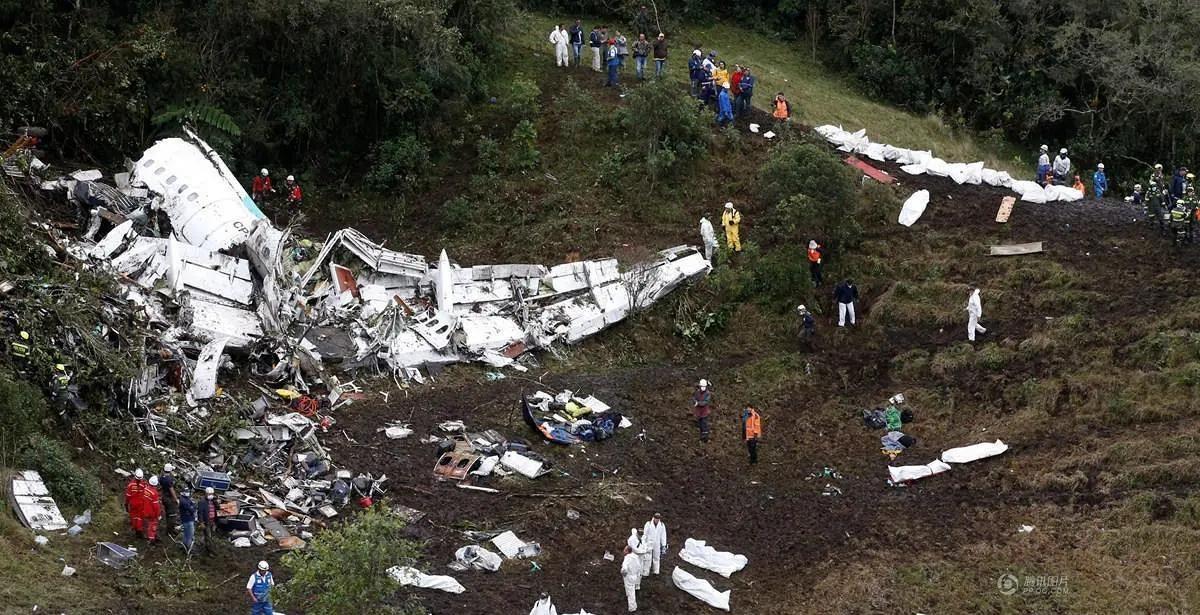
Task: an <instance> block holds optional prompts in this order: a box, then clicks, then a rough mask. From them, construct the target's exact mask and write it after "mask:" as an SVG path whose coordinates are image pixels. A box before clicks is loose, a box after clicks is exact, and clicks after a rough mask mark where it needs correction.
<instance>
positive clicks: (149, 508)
mask: <svg viewBox="0 0 1200 615" xmlns="http://www.w3.org/2000/svg"><path fill="white" fill-rule="evenodd" d="M158 484H159V480H158V477H157V476H151V477H150V486H149V487H147V488H146V490H145V491H144V492H143V494H142V499H143V500H144V504H143V505H142V528H143V529H145V530H146V540H149V541H150V542H152V543H156V542H158V521H159V519H162V510H163V509H162V497H161V496H160V495H159V493H158Z"/></svg>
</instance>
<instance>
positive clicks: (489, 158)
mask: <svg viewBox="0 0 1200 615" xmlns="http://www.w3.org/2000/svg"><path fill="white" fill-rule="evenodd" d="M475 152H476V154H477V155H478V156H479V170H480V171H483V172H484V173H487V174H489V175H490V174H494V173H496V172H498V171H499V170H500V168H501V166H503V165H502V163H503V159H502V157H501V154H500V143H499V142H498V141H496V140H495V139H493V138H491V137H479V140H478V141H476V142H475Z"/></svg>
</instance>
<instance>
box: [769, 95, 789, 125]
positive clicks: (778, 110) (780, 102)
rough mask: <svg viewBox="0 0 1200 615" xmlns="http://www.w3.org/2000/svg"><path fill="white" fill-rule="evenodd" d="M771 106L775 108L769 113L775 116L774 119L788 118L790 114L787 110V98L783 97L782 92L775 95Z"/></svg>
mask: <svg viewBox="0 0 1200 615" xmlns="http://www.w3.org/2000/svg"><path fill="white" fill-rule="evenodd" d="M772 106H774V107H775V110H774V111H773V112H771V115H773V116H775V119H777V120H786V119H788V116H789V115H791V114H790V113H789V112H788V102H787V99H786V98H784V97H783V95H782V94H779V95H776V96H775V102H774V103H773V104H772Z"/></svg>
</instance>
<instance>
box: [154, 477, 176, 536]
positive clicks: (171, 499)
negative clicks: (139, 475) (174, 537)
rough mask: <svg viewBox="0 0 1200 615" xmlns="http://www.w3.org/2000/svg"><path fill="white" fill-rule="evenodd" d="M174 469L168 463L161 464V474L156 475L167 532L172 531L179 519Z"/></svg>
mask: <svg viewBox="0 0 1200 615" xmlns="http://www.w3.org/2000/svg"><path fill="white" fill-rule="evenodd" d="M174 471H175V466H173V465H171V464H169V463H168V464H164V465H163V471H162V474H159V475H158V494H159V496H161V498H162V503H163V520H164V521H165V522H166V524H167V527H166V529H167V531H168V532H171V531H174V529H175V524H176V523H177V522H178V521H179V519H178V516H179V492H177V491H176V490H175V475H174V474H173V472H174Z"/></svg>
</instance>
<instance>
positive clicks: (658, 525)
mask: <svg viewBox="0 0 1200 615" xmlns="http://www.w3.org/2000/svg"><path fill="white" fill-rule="evenodd" d="M642 543H643V544H644V545H646V547H647V549H648V550H649V551H650V561H651V563H652V565H653V568H654V574H658V573H659V562H660V561H661V560H662V556H664V555H666V554H667V524H665V523H663V522H662V514H661V513H654V518H653V519H651V520H649V521H647V522H646V525H645V527H643V528H642ZM642 561H643V562H645V560H642ZM643 566H645V570H642V576H648V575H649V574H650V568H651V567H650V566H646V565H645V564H643Z"/></svg>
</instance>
